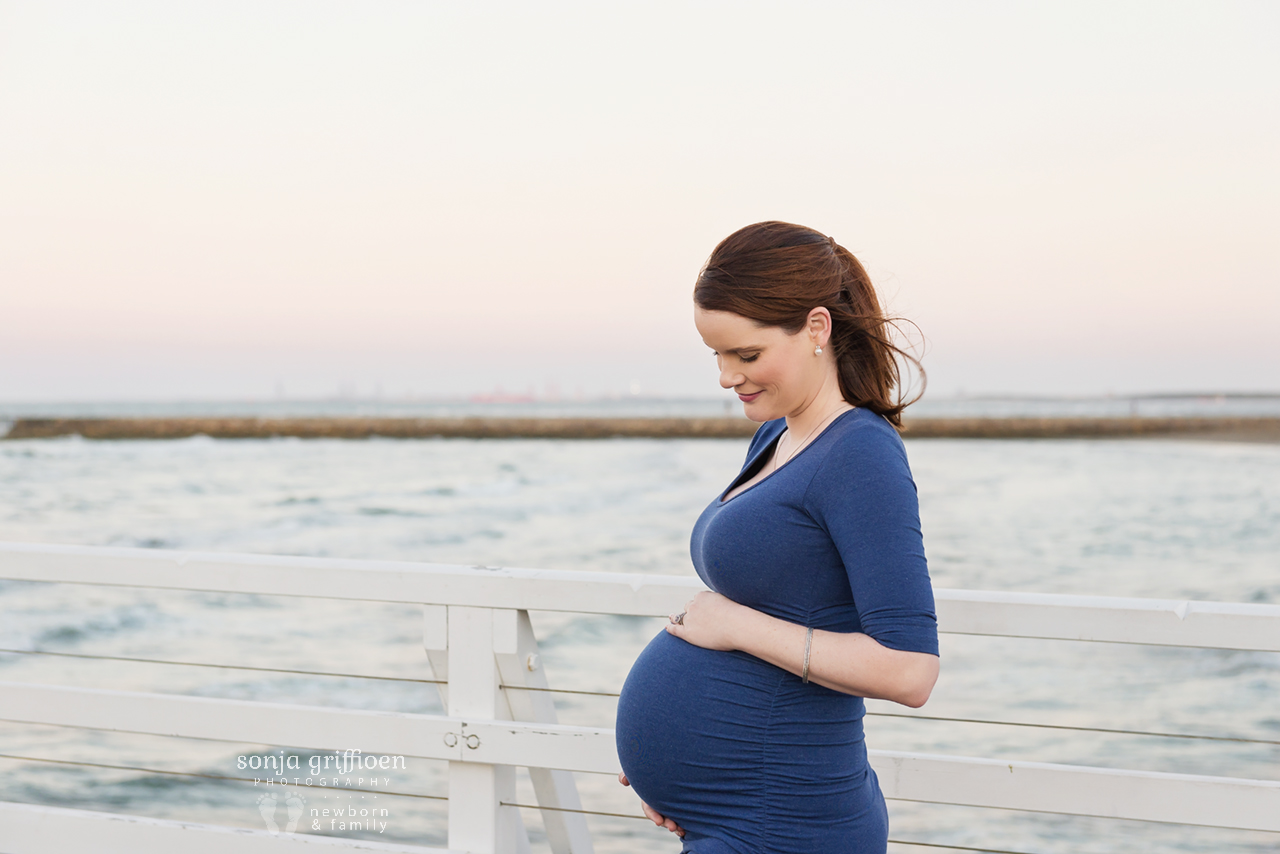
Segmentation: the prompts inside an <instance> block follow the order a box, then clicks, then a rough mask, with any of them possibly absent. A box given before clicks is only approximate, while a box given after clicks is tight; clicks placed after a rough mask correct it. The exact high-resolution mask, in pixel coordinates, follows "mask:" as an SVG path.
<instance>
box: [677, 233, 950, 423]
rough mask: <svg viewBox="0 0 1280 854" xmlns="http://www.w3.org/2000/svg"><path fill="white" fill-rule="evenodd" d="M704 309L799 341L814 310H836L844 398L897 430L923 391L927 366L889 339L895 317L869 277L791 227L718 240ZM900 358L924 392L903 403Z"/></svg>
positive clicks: (828, 242) (702, 279)
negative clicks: (915, 373)
mask: <svg viewBox="0 0 1280 854" xmlns="http://www.w3.org/2000/svg"><path fill="white" fill-rule="evenodd" d="M693 301H694V302H695V303H696V304H697V305H698V306H699V307H700V308H702V309H703V310H704V311H728V312H732V313H734V314H737V315H740V316H742V317H745V318H747V319H748V320H754V321H755V322H756V323H758V324H760V325H761V326H778V327H781V328H782V329H783V330H784V331H786V332H787V333H788V334H791V335H794V334H796V333H797V332H799V331H800V330H801V329H802V328H803V327H804V325H805V321H806V319H807V318H808V316H809V312H810V311H812V310H813V309H814V308H816V307H818V306H825V307H826V309H827V310H828V311H829V312H831V323H832V330H831V341H830V342H829V343H828V345H827V346H829V347H831V348H832V349H833V351H834V354H835V358H836V367H837V371H838V374H839V379H840V394H841V395H842V396H843V397H844V399H845V400H847V401H848V402H849V403H852V404H853V405H854V406H861V407H864V408H866V409H870V410H871V411H872V412H875V413H877V414H879V415H882V416H884V418H885V419H886V420H887V421H888V422H889V423H890V424H892V425H893V426H894V427H896V428H898V429H902V410H904V409H906V408H907V407H908V406H909V405H911V404H912V403H915V402H916V401H917V400H919V399H920V396H921V395H922V394H923V393H924V381H925V374H924V367H923V366H922V365H921V364H920V361H919V360H918V359H917V358H916V357H915V356H913V355H911V354H910V353H908V352H906V351H905V350H903V349H902V348H901V347H900V346H898V345H897V344H895V343H894V342H893V340H892V334H893V332H895V331H896V330H897V323H899V322H901V321H900V320H899V319H898V318H890V317H887V316H885V313H884V311H883V310H882V309H881V308H880V301H879V300H878V299H877V298H876V292H875V289H874V288H873V287H872V286H871V279H870V278H869V277H868V276H867V271H866V270H864V269H863V268H862V264H860V263H859V262H858V259H857V258H855V257H853V253H852V252H850V251H849V250H848V249H845V248H844V247H843V246H841V245H839V244H838V243H836V242H835V240H834V239H832V238H830V237H827V236H826V235H823V234H820V233H819V232H816V231H814V230H813V229H811V228H805V227H804V226H802V225H793V224H792V223H789V222H772V221H771V222H758V223H756V224H755V225H748V226H747V227H746V228H742V229H739V230H738V231H735V232H734V233H733V234H731V235H729V236H728V237H726V238H725V239H724V240H722V241H720V245H719V246H717V247H716V248H715V251H714V252H712V253H711V257H710V258H709V259H707V263H706V266H704V267H703V268H702V272H701V273H699V274H698V281H697V284H695V285H694V286H693ZM899 359H901V360H902V361H904V362H906V363H908V364H910V365H912V366H914V367H915V369H916V370H917V371H918V372H919V374H920V391H919V392H917V393H916V394H915V396H914V397H912V398H911V399H909V400H906V399H904V398H903V396H902V395H903V389H902V387H901V386H902V372H901V369H900V366H899V361H898V360H899Z"/></svg>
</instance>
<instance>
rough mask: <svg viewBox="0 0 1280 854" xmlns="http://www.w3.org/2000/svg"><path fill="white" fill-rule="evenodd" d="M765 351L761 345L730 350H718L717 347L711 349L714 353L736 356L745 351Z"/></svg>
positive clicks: (749, 345)
mask: <svg viewBox="0 0 1280 854" xmlns="http://www.w3.org/2000/svg"><path fill="white" fill-rule="evenodd" d="M763 349H764V347H763V346H762V345H759V344H748V345H747V346H745V347H733V348H730V349H728V350H717V349H716V348H715V347H712V348H711V352H713V353H734V354H738V353H741V352H742V351H743V350H763Z"/></svg>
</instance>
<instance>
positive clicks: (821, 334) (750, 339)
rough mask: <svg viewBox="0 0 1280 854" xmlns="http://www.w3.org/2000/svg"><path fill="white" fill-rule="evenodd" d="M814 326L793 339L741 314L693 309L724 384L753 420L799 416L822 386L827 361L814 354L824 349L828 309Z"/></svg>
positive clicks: (777, 327)
mask: <svg viewBox="0 0 1280 854" xmlns="http://www.w3.org/2000/svg"><path fill="white" fill-rule="evenodd" d="M815 314H816V315H817V319H816V321H815V319H814V315H815ZM810 321H811V322H810V324H809V325H808V326H806V327H804V328H802V329H801V330H800V331H799V332H797V333H796V334H794V335H790V334H788V333H787V332H786V331H785V330H784V329H782V328H781V327H779V326H759V325H757V324H756V322H755V321H754V320H749V319H747V318H745V317H743V316H742V315H740V314H734V313H732V312H728V311H706V310H705V309H703V308H701V307H699V306H697V305H695V306H694V309H693V322H694V325H695V326H697V327H698V333H699V334H700V335H701V336H702V340H703V342H704V343H705V344H706V345H707V346H708V347H710V348H711V349H712V351H714V352H715V356H716V365H717V366H718V367H719V368H720V385H721V386H722V387H724V388H731V389H733V390H734V391H736V392H737V393H738V399H739V400H741V401H742V404H743V411H744V413H745V414H746V416H747V417H748V418H750V419H751V420H752V421H769V420H772V419H774V418H781V417H783V416H787V415H795V414H798V413H799V412H801V411H803V410H804V408H805V407H806V406H807V405H808V404H809V403H810V402H811V401H812V400H813V398H814V396H815V395H816V394H817V392H818V390H819V388H820V387H821V386H822V380H823V373H824V371H825V370H827V369H828V359H824V358H821V357H819V356H817V355H815V354H814V352H813V351H814V348H815V347H818V346H823V345H825V344H826V341H827V334H826V330H827V329H829V328H830V326H829V323H830V318H829V317H828V316H827V314H826V309H815V310H814V313H813V314H811V315H810Z"/></svg>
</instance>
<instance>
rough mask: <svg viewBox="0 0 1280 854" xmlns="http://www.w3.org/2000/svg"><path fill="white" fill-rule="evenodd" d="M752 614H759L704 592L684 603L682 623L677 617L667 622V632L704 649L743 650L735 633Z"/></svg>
mask: <svg viewBox="0 0 1280 854" xmlns="http://www.w3.org/2000/svg"><path fill="white" fill-rule="evenodd" d="M752 613H757V612H754V611H752V610H751V609H750V608H748V607H747V606H745V605H739V604H738V603H737V602H734V601H733V600H732V599H729V598H727V597H725V596H721V595H720V594H719V593H713V592H711V591H710V590H704V591H702V592H701V593H699V594H698V595H696V596H694V597H693V598H692V599H690V600H689V601H688V602H686V603H685V606H684V614H683V616H682V617H681V619H680V622H679V623H677V622H676V621H675V620H676V618H675V617H672V618H671V619H670V620H669V621H668V624H667V631H668V632H670V633H671V634H673V635H675V636H676V637H678V638H680V639H681V640H685V641H688V642H689V643H691V644H693V645H694V646H700V647H702V648H703V649H718V650H733V649H741V646H739V641H738V638H737V637H736V636H735V630H736V628H737V627H738V626H739V625H741V624H742V622H743V621H744V618H747V617H748V616H749V615H750V614H752Z"/></svg>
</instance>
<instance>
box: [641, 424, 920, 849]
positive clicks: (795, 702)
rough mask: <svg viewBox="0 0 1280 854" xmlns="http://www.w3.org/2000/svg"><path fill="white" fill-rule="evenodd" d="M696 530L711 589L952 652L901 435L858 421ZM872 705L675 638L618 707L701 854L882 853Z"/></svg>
mask: <svg viewBox="0 0 1280 854" xmlns="http://www.w3.org/2000/svg"><path fill="white" fill-rule="evenodd" d="M785 426H786V422H785V420H784V419H778V420H776V421H769V422H766V423H764V424H762V425H761V426H760V428H759V429H758V430H757V431H756V434H755V437H754V438H753V439H752V441H751V447H750V450H749V451H748V452H747V461H746V463H745V465H743V467H742V471H741V473H740V474H739V475H738V477H737V478H736V479H735V480H734V482H733V484H731V485H730V487H729V489H728V490H726V492H728V491H730V490H731V489H732V488H733V486H735V485H737V484H738V483H741V482H742V481H744V480H747V479H749V478H751V477H752V476H754V475H755V473H756V472H758V471H759V470H760V468H761V467H762V466H763V465H764V463H765V461H766V460H767V459H768V458H769V453H770V451H771V449H772V448H773V446H774V444H775V443H776V442H777V440H778V437H779V436H780V435H781V434H782V432H783V430H784V428H785ZM722 498H723V495H722V496H720V497H717V499H716V500H715V501H713V502H712V503H711V504H710V506H708V507H707V509H706V510H704V511H703V512H702V515H701V516H700V517H699V518H698V521H697V523H696V524H695V525H694V528H693V537H692V542H691V551H692V555H693V564H694V567H695V569H696V570H697V572H698V577H700V578H701V579H702V580H703V581H704V582H705V583H706V585H707V586H708V587H710V588H711V589H712V590H715V591H717V592H718V593H722V594H724V595H725V596H727V597H728V598H730V599H732V600H733V601H735V602H739V603H741V604H743V605H747V606H749V607H751V608H755V609H756V610H759V611H763V612H765V613H767V614H771V615H772V616H775V617H778V618H780V619H783V620H787V621H789V622H793V623H799V624H801V625H805V626H812V627H813V628H815V629H825V630H828V631H834V632H864V633H866V634H868V635H870V636H871V637H872V638H874V639H875V640H877V641H879V642H880V643H881V644H882V645H884V646H887V647H890V648H892V649H899V650H910V651H914V652H925V653H930V654H933V655H936V654H937V653H938V635H937V620H936V618H935V615H934V607H933V590H932V588H931V587H930V584H929V573H928V568H927V567H926V565H925V556H924V545H923V542H922V539H921V534H920V520H919V510H918V505H917V499H916V491H915V483H914V481H913V480H912V479H911V471H910V469H909V468H908V466H907V457H906V452H905V449H904V448H903V446H902V441H901V439H900V438H899V437H898V434H897V433H896V432H895V431H894V429H893V428H892V427H891V426H890V425H889V423H888V422H886V421H885V420H884V419H883V418H881V417H880V416H878V415H875V414H874V413H872V412H870V411H869V410H865V409H861V408H858V409H852V410H849V411H847V412H844V413H842V414H841V415H840V416H839V417H837V418H836V420H835V421H834V422H832V424H831V425H830V426H828V427H827V428H826V429H825V430H824V431H823V432H822V433H821V434H820V435H819V436H818V437H817V438H816V439H815V440H814V441H813V442H811V443H810V444H809V445H808V446H807V447H805V448H804V449H802V450H801V451H800V453H798V454H796V456H795V457H794V458H793V459H791V460H790V461H788V462H787V463H786V465H784V466H783V467H782V468H780V469H778V470H777V471H775V472H773V473H772V474H770V475H768V476H767V477H766V478H764V479H763V480H761V481H759V482H758V483H756V484H754V485H752V486H750V487H748V488H747V489H746V490H744V491H743V492H741V493H739V494H738V495H735V496H734V497H733V498H731V499H729V500H728V501H723V500H721V499H722ZM864 712H865V708H864V703H863V700H862V698H861V697H853V696H850V695H848V694H842V693H839V692H837V691H832V690H830V689H827V688H823V687H822V686H820V685H817V684H814V683H812V682H810V683H809V684H807V685H806V684H803V683H802V682H801V681H800V677H798V676H796V675H794V674H792V673H789V672H787V671H785V670H782V669H781V668H778V667H775V666H774V665H772V664H769V663H767V662H765V661H762V660H760V659H758V658H756V657H754V656H751V655H748V654H746V653H744V652H738V651H732V652H721V651H715V650H709V649H702V648H701V647H697V646H694V645H692V644H690V643H688V642H686V641H683V640H680V639H679V638H676V637H674V636H673V635H670V634H668V633H667V632H666V631H661V632H659V633H658V635H657V637H655V638H654V639H653V640H652V641H651V642H650V643H649V645H648V646H647V647H646V648H645V650H644V651H643V652H642V653H641V654H640V657H639V658H638V659H637V660H636V663H635V664H634V665H633V666H632V668H631V673H630V674H629V675H628V676H627V681H626V684H625V685H624V686H623V688H622V696H621V697H620V698H619V700H618V718H617V741H618V758H619V759H620V760H621V763H622V769H623V771H624V772H625V773H626V775H627V777H628V779H629V780H630V782H631V785H632V787H633V788H634V789H635V792H636V794H637V795H639V797H640V798H641V799H642V800H644V801H645V802H647V803H648V804H650V805H651V806H653V808H654V809H656V810H657V811H658V812H660V813H662V814H663V815H665V816H668V817H670V818H673V819H675V821H676V823H677V824H679V825H680V826H681V827H683V828H684V829H685V831H686V833H685V837H684V846H685V847H684V851H685V852H691V854H783V852H795V854H815V852H822V854H882V852H884V851H885V849H886V840H887V838H888V816H887V814H886V811H885V804H884V797H883V795H882V794H881V792H880V786H879V783H878V781H877V780H876V775H875V772H874V771H872V770H871V768H870V766H869V765H868V764H867V753H866V747H865V745H864V743H863V732H862V717H863V714H864Z"/></svg>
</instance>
